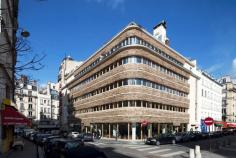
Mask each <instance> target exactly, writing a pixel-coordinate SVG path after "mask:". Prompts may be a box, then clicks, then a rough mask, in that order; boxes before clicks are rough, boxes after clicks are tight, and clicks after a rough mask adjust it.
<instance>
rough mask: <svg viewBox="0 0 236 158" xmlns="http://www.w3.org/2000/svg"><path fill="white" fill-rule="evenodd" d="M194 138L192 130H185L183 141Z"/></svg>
mask: <svg viewBox="0 0 236 158" xmlns="http://www.w3.org/2000/svg"><path fill="white" fill-rule="evenodd" d="M193 139H194V134H193V133H192V132H186V133H184V135H183V142H188V141H191V140H193Z"/></svg>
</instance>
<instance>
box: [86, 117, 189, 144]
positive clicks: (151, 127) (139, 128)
mask: <svg viewBox="0 0 236 158" xmlns="http://www.w3.org/2000/svg"><path fill="white" fill-rule="evenodd" d="M82 130H83V131H84V132H92V133H93V132H99V134H100V135H101V136H102V137H106V138H114V139H126V140H140V139H145V138H147V137H152V136H157V135H160V134H165V133H175V132H185V131H186V130H187V124H186V123H182V124H180V125H179V126H174V125H173V124H171V123H151V122H145V121H144V122H133V123H131V122H127V123H92V124H90V126H84V127H83V129H82Z"/></svg>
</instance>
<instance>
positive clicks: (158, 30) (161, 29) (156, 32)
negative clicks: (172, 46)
mask: <svg viewBox="0 0 236 158" xmlns="http://www.w3.org/2000/svg"><path fill="white" fill-rule="evenodd" d="M153 36H154V37H155V38H156V39H158V40H159V41H161V42H162V43H164V44H166V45H169V43H170V42H169V39H168V38H167V36H166V21H164V20H162V21H161V22H160V23H159V24H157V25H156V26H155V27H154V28H153Z"/></svg>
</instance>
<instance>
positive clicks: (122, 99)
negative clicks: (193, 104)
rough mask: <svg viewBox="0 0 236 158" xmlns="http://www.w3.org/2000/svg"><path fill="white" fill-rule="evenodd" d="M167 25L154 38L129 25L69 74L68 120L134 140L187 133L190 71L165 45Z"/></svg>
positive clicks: (155, 28) (88, 128)
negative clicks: (69, 103) (71, 118)
mask: <svg viewBox="0 0 236 158" xmlns="http://www.w3.org/2000/svg"><path fill="white" fill-rule="evenodd" d="M168 44H169V40H168V38H167V36H166V24H165V22H161V23H160V24H158V25H157V26H155V27H154V30H153V34H150V33H149V32H147V31H146V30H145V29H144V28H143V27H141V26H140V25H137V24H136V23H133V22H132V23H130V24H129V25H128V26H127V27H125V28H124V29H123V30H122V31H121V32H119V33H118V34H117V35H116V36H114V37H113V38H112V39H111V40H110V41H109V42H107V43H106V44H105V45H104V46H103V47H102V48H100V49H99V50H98V51H97V52H95V53H94V54H93V55H92V56H91V57H90V58H88V59H87V60H86V61H85V62H84V63H83V64H82V65H81V66H80V67H79V68H78V69H76V70H75V71H74V73H73V75H74V79H73V80H72V81H71V82H70V83H69V84H68V88H69V90H70V101H71V104H72V105H73V113H72V114H73V116H74V117H75V118H76V119H77V121H81V125H82V129H84V130H85V131H89V130H90V131H92V130H99V131H101V134H102V136H103V137H108V138H112V137H116V136H117V133H119V138H121V139H128V140H136V139H143V138H144V137H146V136H151V135H155V134H160V133H166V132H169V131H173V130H176V131H186V130H187V124H188V122H189V113H188V110H189V105H190V101H189V98H188V95H189V91H190V85H189V83H188V80H189V78H190V76H191V71H190V70H189V69H187V68H186V67H185V66H184V65H186V64H187V65H189V66H192V67H194V64H192V63H191V61H189V60H188V59H186V58H185V57H183V56H182V55H181V54H179V53H178V52H177V51H175V50H174V49H172V48H171V47H170V46H169V45H168Z"/></svg>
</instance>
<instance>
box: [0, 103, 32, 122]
mask: <svg viewBox="0 0 236 158" xmlns="http://www.w3.org/2000/svg"><path fill="white" fill-rule="evenodd" d="M1 114H2V124H3V125H28V126H30V125H31V121H30V120H29V119H28V118H27V117H25V116H24V115H23V114H21V113H20V112H18V111H17V110H16V109H15V108H14V107H13V106H6V107H5V109H4V110H1Z"/></svg>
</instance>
